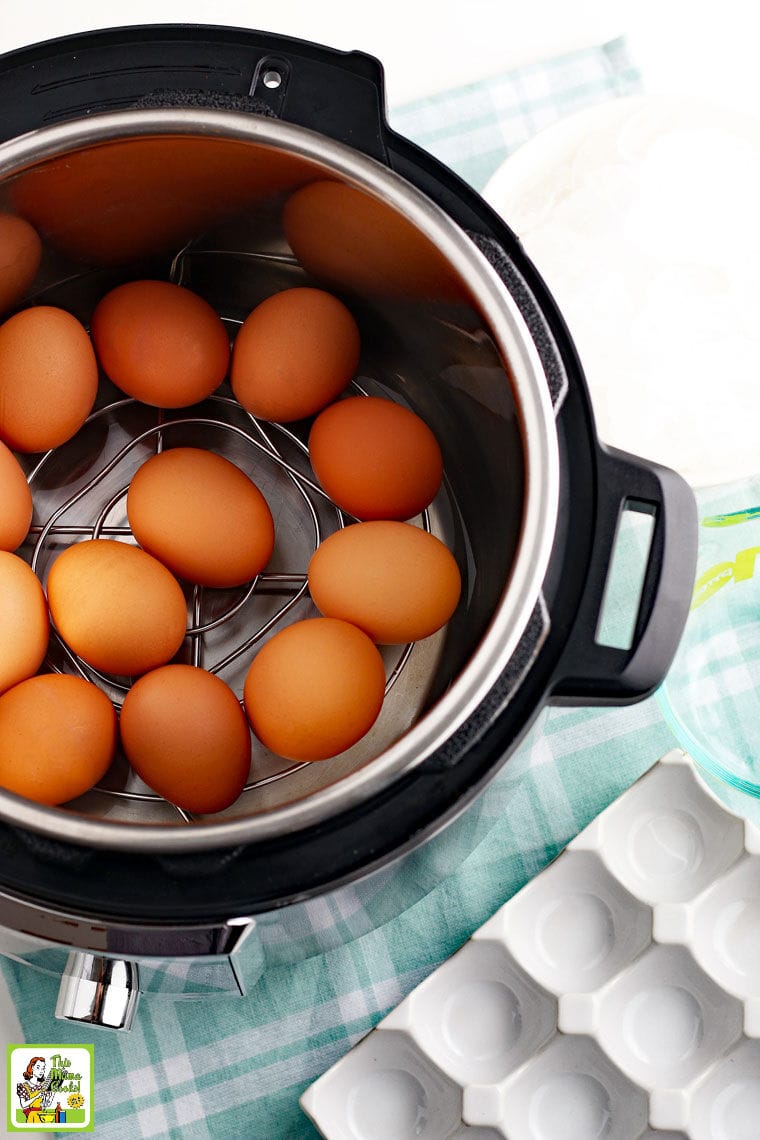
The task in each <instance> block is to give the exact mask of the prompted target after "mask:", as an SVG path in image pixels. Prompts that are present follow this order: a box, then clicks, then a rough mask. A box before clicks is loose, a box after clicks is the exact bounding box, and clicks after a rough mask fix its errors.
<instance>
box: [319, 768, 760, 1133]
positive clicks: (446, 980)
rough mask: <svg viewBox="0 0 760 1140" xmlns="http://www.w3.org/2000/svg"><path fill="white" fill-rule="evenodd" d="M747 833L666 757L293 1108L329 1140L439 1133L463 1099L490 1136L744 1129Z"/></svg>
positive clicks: (759, 921)
mask: <svg viewBox="0 0 760 1140" xmlns="http://www.w3.org/2000/svg"><path fill="white" fill-rule="evenodd" d="M752 834H753V833H752V829H751V828H748V827H746V826H745V822H744V820H743V819H742V818H741V817H739V816H738V815H734V814H733V813H732V812H731V811H729V810H728V809H727V808H726V807H725V806H724V805H723V803H722V802H721V801H720V800H718V799H717V798H716V797H715V796H714V795H713V794H712V793H711V792H710V790H709V789H708V788H707V786H706V785H705V784H704V783H703V782H702V781H701V780H700V778H699V777H698V776H697V774H696V769H695V767H694V764H693V763H692V761H691V760H690V759H689V758H688V757H687V756H685V754H684V753H682V752H679V751H674V752H671V753H669V754H668V755H667V756H665V757H663V759H662V760H661V761H660V763H659V764H657V765H655V767H654V768H653V769H651V770H650V772H648V773H647V774H646V775H645V776H644V777H643V778H642V779H641V780H639V782H638V783H637V784H635V785H634V786H633V787H632V788H631V789H630V790H629V791H628V792H626V793H625V794H624V795H623V796H621V797H620V799H619V800H617V801H616V802H615V803H614V804H612V805H611V806H610V807H609V808H607V809H606V811H604V812H602V814H601V815H600V816H599V817H598V818H597V819H596V820H595V821H594V822H593V823H592V824H590V825H589V826H588V827H587V828H586V829H585V830H584V831H582V832H581V834H580V835H579V836H578V837H577V838H576V839H575V840H574V841H573V842H572V843H571V844H570V846H569V847H568V848H567V850H566V851H564V852H563V853H562V854H561V855H560V856H559V858H558V859H557V860H555V862H554V863H552V864H551V865H550V866H549V867H547V868H546V870H545V871H543V872H542V873H541V874H540V875H539V876H538V877H537V878H535V879H534V880H533V881H532V882H530V883H528V885H527V886H525V887H524V888H523V889H522V890H521V891H520V892H518V894H517V895H515V897H514V898H513V899H511V900H510V901H509V902H508V903H506V904H505V905H504V906H503V907H501V908H500V910H498V911H497V912H496V914H495V915H494V916H493V918H491V919H489V920H488V922H486V923H485V924H484V925H483V926H482V927H480V929H479V930H477V931H476V932H475V934H474V935H473V937H472V939H471V940H470V941H469V942H467V943H466V944H465V946H464V947H463V948H462V949H461V950H460V951H459V952H458V953H457V954H455V955H454V956H453V958H451V959H449V961H448V962H445V963H444V964H443V965H442V966H440V967H439V968H438V969H437V970H435V971H434V972H433V973H432V974H431V975H430V976H429V977H428V978H426V980H425V981H424V982H422V984H421V985H419V986H418V987H417V989H416V990H413V991H412V993H411V994H410V995H409V996H408V997H407V998H406V999H405V1000H404V1001H403V1002H402V1003H401V1004H400V1005H399V1006H397V1007H396V1009H395V1010H393V1011H392V1012H391V1013H390V1014H388V1016H387V1017H386V1018H384V1019H383V1021H381V1022H380V1024H379V1026H378V1027H377V1029H375V1030H374V1031H373V1032H372V1033H370V1034H369V1035H368V1036H367V1037H365V1038H364V1039H363V1040H362V1041H361V1042H360V1043H359V1044H358V1045H357V1046H355V1047H354V1049H352V1050H351V1051H350V1052H349V1053H348V1054H346V1056H345V1057H344V1058H343V1059H342V1060H341V1061H339V1062H338V1063H337V1064H336V1065H334V1066H333V1067H332V1068H331V1069H329V1070H328V1072H327V1073H325V1074H324V1076H322V1077H320V1079H319V1080H318V1081H316V1082H315V1083H314V1084H313V1085H312V1086H311V1087H310V1088H309V1089H308V1090H307V1091H306V1093H305V1094H304V1095H303V1097H302V1100H301V1103H302V1105H303V1107H304V1109H305V1110H306V1111H307V1113H308V1114H309V1115H310V1116H311V1117H312V1119H313V1120H314V1121H315V1123H316V1125H317V1127H318V1128H319V1129H320V1130H321V1132H322V1134H323V1135H324V1136H326V1137H328V1140H348V1138H349V1137H350V1138H351V1140H376V1138H377V1140H380V1137H381V1136H382V1137H383V1138H385V1137H388V1136H390V1135H393V1137H394V1140H441V1137H443V1136H448V1135H449V1134H450V1131H451V1129H453V1127H454V1125H455V1124H456V1123H457V1119H456V1111H457V1106H458V1105H459V1103H460V1102H461V1104H462V1110H461V1122H462V1123H464V1124H468V1125H476V1126H479V1127H481V1128H484V1129H492V1130H493V1131H492V1132H491V1133H490V1136H491V1137H493V1138H494V1140H498V1138H499V1137H502V1138H503V1137H507V1136H508V1137H510V1140H557V1138H558V1137H562V1140H590V1138H591V1137H594V1136H605V1137H606V1138H607V1140H633V1138H634V1137H635V1138H637V1140H646V1138H647V1137H650V1136H651V1135H652V1133H651V1132H650V1130H649V1126H650V1125H651V1126H654V1127H656V1128H661V1129H663V1130H665V1132H666V1133H667V1132H668V1130H671V1131H672V1132H676V1131H677V1132H678V1135H679V1137H681V1136H683V1137H687V1138H690V1140H708V1137H709V1140H744V1138H746V1140H750V1138H753V1140H754V1138H755V1137H756V1136H757V1120H758V1117H757V1110H758V1105H760V1076H758V1069H757V1063H758V1058H759V1057H760V1054H759V1052H758V1050H759V1048H760V1046H759V1043H758V1041H757V1040H749V1041H748V1040H745V1039H743V1035H744V1038H757V1037H758V1036H759V1035H760V1024H758V1022H757V1021H756V1012H757V996H756V995H757V979H758V967H757V948H758V945H760V906H758V898H759V897H760V895H759V888H758V885H757V873H758V868H757V865H756V864H757V856H755V857H754V859H753V858H752V857H751V851H752V850H753V840H752ZM558 1030H559V1031H558ZM753 1066H754V1068H753ZM400 1070H403V1072H402V1071H400ZM370 1092H371V1093H372V1094H373V1095H374V1094H379V1095H380V1099H379V1100H378V1101H373V1102H372V1103H373V1107H377V1106H378V1105H380V1104H382V1115H381V1114H380V1112H379V1111H373V1112H368V1111H367V1109H368V1106H369V1102H370V1098H369V1097H368V1095H367V1094H368V1093H370ZM460 1098H461V1101H460ZM357 1106H360V1107H361V1106H363V1108H364V1111H363V1112H359V1110H358V1108H357ZM452 1114H454V1115H453V1116H452ZM708 1121H710V1122H717V1123H716V1128H718V1130H717V1131H715V1132H712V1131H708V1130H707V1128H708V1125H707V1123H706V1122H708ZM718 1125H719V1127H718ZM661 1134H662V1133H658V1135H661Z"/></svg>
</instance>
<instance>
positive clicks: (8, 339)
mask: <svg viewBox="0 0 760 1140" xmlns="http://www.w3.org/2000/svg"><path fill="white" fill-rule="evenodd" d="M97 391H98V365H97V361H96V360H95V353H94V351H93V348H92V344H91V343H90V338H89V337H88V335H87V332H86V330H85V329H84V327H83V326H82V325H81V324H80V323H79V321H78V320H77V319H76V317H72V315H71V313H67V312H65V310H63V309H56V308H53V307H52V306H49V305H39V306H37V307H35V308H31V309H24V310H23V311H22V312H20V313H16V314H15V315H14V316H12V317H10V318H9V319H8V320H7V321H6V322H5V324H3V325H0V439H3V440H4V441H5V442H6V443H7V444H8V446H9V447H12V448H13V449H14V450H16V451H47V450H48V448H51V447H58V445H59V444H61V443H65V442H66V440H67V439H71V437H72V436H73V435H76V433H77V431H78V430H79V428H80V427H81V426H82V424H83V423H84V421H85V420H86V419H87V417H88V416H89V414H90V412H91V411H92V406H93V404H94V403H95V396H96V395H97Z"/></svg>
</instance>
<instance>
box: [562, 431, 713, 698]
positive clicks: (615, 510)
mask: <svg viewBox="0 0 760 1140" xmlns="http://www.w3.org/2000/svg"><path fill="white" fill-rule="evenodd" d="M598 458H599V466H598V492H597V514H596V523H595V531H594V545H593V549H592V554H591V560H590V564H589V567H588V574H587V579H586V587H585V590H584V593H583V596H582V598H581V603H580V605H579V607H578V613H577V617H576V620H575V622H574V624H573V627H572V630H571V632H570V636H569V639H568V641H567V644H566V647H565V649H564V651H563V653H562V657H561V659H560V662H559V664H558V667H557V669H556V671H555V676H554V680H553V683H552V686H551V691H552V701H553V702H554V703H561V704H585V705H588V704H600V705H603V704H628V703H631V702H633V701H637V700H641V699H642V698H644V697H647V696H649V695H650V694H651V693H652V692H653V691H654V690H655V689H656V688H657V687H658V686H659V685H660V684H661V682H662V681H663V680H664V678H665V674H666V673H667V671H668V669H669V668H670V664H671V662H672V660H673V657H674V656H675V653H676V650H677V648H678V643H679V641H680V639H681V635H682V633H683V629H684V625H685V623H686V618H687V615H688V611H689V604H690V602H691V592H692V588H693V584H694V575H695V569H696V559H697V508H696V502H695V499H694V494H693V492H692V490H691V488H690V487H689V485H688V484H687V483H686V482H685V480H684V479H682V478H681V476H680V475H678V474H676V472H674V471H671V470H670V469H668V468H666V467H660V466H658V465H657V464H655V463H651V462H648V461H646V460H643V459H639V458H637V457H636V456H633V455H628V454H627V453H625V452H622V451H618V450H616V449H614V448H609V447H605V446H600V448H599V457H598ZM628 503H631V504H634V505H635V507H636V509H639V510H643V511H646V512H647V513H650V512H651V513H652V514H653V516H654V531H653V534H652V540H651V544H650V547H649V555H648V562H647V568H646V573H645V576H644V582H643V586H642V591H641V598H640V601H639V609H638V616H637V619H636V626H635V630H634V633H633V640H632V644H631V647H630V648H629V649H619V648H615V647H612V646H609V645H602V644H600V643H599V642H598V640H597V630H598V625H599V618H600V613H601V609H602V604H603V599H604V593H605V587H606V584H607V579H608V575H609V571H610V566H611V562H612V556H613V551H614V548H615V539H616V535H617V531H618V523H619V519H620V516H621V513H622V511H623V510H624V509H625V507H626V504H628Z"/></svg>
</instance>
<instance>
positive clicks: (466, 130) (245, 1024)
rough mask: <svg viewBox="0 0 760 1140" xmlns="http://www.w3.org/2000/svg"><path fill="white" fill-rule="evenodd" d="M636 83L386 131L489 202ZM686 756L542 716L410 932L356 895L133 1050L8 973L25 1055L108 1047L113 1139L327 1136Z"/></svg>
mask: <svg viewBox="0 0 760 1140" xmlns="http://www.w3.org/2000/svg"><path fill="white" fill-rule="evenodd" d="M638 85H639V80H638V77H637V74H636V71H635V69H634V68H633V67H632V65H631V63H630V60H629V58H628V56H627V53H626V48H625V44H624V43H623V42H622V41H616V42H614V43H611V44H608V45H606V46H604V47H601V48H597V49H592V50H585V51H579V52H574V53H572V54H570V55H567V56H564V57H562V58H559V59H556V60H553V61H550V62H546V63H542V64H536V65H533V66H530V67H522V68H520V69H519V70H514V71H511V72H509V73H508V74H505V75H498V76H495V77H493V78H491V79H489V80H487V81H484V82H482V83H477V84H472V85H469V86H467V87H464V88H461V89H459V90H455V91H451V92H447V93H446V94H443V95H439V96H436V97H435V98H431V99H426V100H422V101H419V102H416V103H414V104H413V105H411V106H406V107H399V108H396V109H395V110H394V111H393V112H392V114H391V116H390V117H391V122H392V125H393V126H394V127H395V129H396V130H398V131H399V132H401V133H403V134H405V135H407V136H408V137H410V138H412V139H414V140H415V141H416V142H418V143H419V144H421V145H422V146H423V147H424V148H426V149H427V150H428V151H430V152H431V153H433V154H434V155H436V156H437V157H439V158H441V159H442V160H443V161H444V162H446V163H448V165H450V166H451V167H453V168H454V169H455V170H456V171H457V172H458V173H459V174H461V175H462V176H463V177H464V178H466V179H468V180H469V181H470V182H471V183H472V184H473V185H474V186H475V187H476V188H477V189H482V187H483V185H484V183H485V181H486V179H487V178H488V177H489V175H490V174H491V173H492V172H493V171H494V170H495V169H496V167H497V166H498V165H499V164H500V163H501V161H502V160H503V159H504V157H505V156H506V155H507V154H508V153H509V152H510V151H511V150H512V149H514V148H515V147H516V146H518V145H519V144H520V143H521V142H522V141H523V140H525V139H527V138H528V137H529V136H530V135H531V134H532V133H534V132H535V131H536V130H537V129H538V128H540V127H542V126H544V125H546V124H548V123H550V122H551V121H554V120H556V119H558V118H559V117H561V116H562V115H564V114H566V113H569V112H572V111H576V110H578V109H580V108H582V107H584V106H588V105H590V104H592V103H594V102H599V101H602V100H605V99H609V98H612V97H615V96H619V95H626V94H630V93H632V92H634V91H635V90H636V89H637V88H638ZM672 744H673V738H672V736H671V734H670V732H669V730H668V729H667V728H666V726H665V724H664V722H663V720H662V717H661V715H660V711H659V708H658V706H657V704H656V702H655V701H654V700H649V701H646V702H644V703H642V704H639V705H636V706H634V707H631V708H622V709H612V710H602V711H600V710H588V709H586V710H556V709H553V710H548V711H545V712H543V713H542V714H541V716H540V717H539V720H538V722H537V723H536V725H535V726H534V728H533V730H532V731H531V733H530V734H529V736H528V737H527V739H526V740H525V742H524V743H523V745H522V746H521V748H520V749H519V750H518V751H517V752H516V753H515V755H514V756H513V757H512V758H511V759H510V761H509V763H508V764H507V765H505V767H504V768H503V769H502V771H501V773H500V774H499V775H498V776H497V777H496V779H494V780H493V782H492V783H491V784H490V786H489V787H488V788H487V790H486V791H485V792H484V793H483V794H482V795H481V797H480V798H479V800H478V801H477V802H476V803H475V804H474V805H473V806H472V807H471V808H470V809H469V810H468V811H467V812H466V813H465V814H464V816H463V817H462V818H461V819H460V820H458V821H456V823H454V824H453V825H452V826H451V827H450V828H448V829H447V830H446V831H445V832H444V833H443V834H441V835H440V836H437V837H436V838H435V839H434V840H433V841H431V842H430V843H429V844H427V845H426V846H425V847H423V848H422V849H421V850H420V851H418V852H415V853H414V854H412V855H411V856H409V857H408V858H406V859H405V860H404V861H402V862H401V864H400V865H398V866H397V867H396V868H395V869H394V871H393V872H392V873H389V881H388V883H387V884H386V886H385V890H386V891H389V892H407V891H408V888H409V885H410V883H412V882H414V884H416V885H417V889H415V890H413V891H409V894H410V896H411V897H412V898H415V899H416V901H414V902H413V904H412V905H410V906H409V907H408V908H407V909H406V910H404V912H403V913H402V914H401V916H400V917H396V918H392V919H390V920H389V921H386V922H385V923H384V924H382V925H379V926H378V925H377V912H376V911H374V910H373V909H372V905H373V904H372V900H370V901H367V900H365V898H364V896H363V895H362V892H361V890H360V888H358V887H357V888H356V889H355V890H354V891H353V893H351V892H349V893H348V895H344V896H343V902H342V906H343V911H344V913H337V908H335V907H334V904H332V903H331V901H330V900H329V899H326V900H325V901H324V906H323V908H322V921H323V922H325V921H326V922H328V923H329V922H332V923H334V924H336V925H340V924H341V923H346V922H347V919H346V913H345V911H346V907H347V906H348V909H349V910H351V911H352V929H353V930H355V931H356V930H362V929H364V930H365V931H366V932H365V933H362V934H361V936H359V937H356V938H354V940H353V941H350V942H349V943H348V944H346V945H344V946H341V947H339V948H337V949H333V950H330V951H329V952H327V953H323V954H321V955H319V956H315V957H311V958H309V959H308V960H306V961H303V962H301V963H297V964H295V965H291V966H287V967H284V966H283V967H278V968H273V969H267V970H265V972H264V974H263V976H262V979H261V981H260V983H259V984H258V985H257V986H256V987H255V989H254V990H253V991H252V992H251V993H250V994H249V996H248V997H246V998H232V997H227V996H223V997H220V996H213V997H208V998H204V999H203V1000H200V1001H188V1000H181V999H180V998H170V997H164V998H162V997H160V996H157V995H154V994H152V993H151V994H149V995H148V996H147V997H144V998H143V1000H142V1003H141V1006H140V1010H139V1013H138V1017H137V1025H136V1028H135V1029H134V1030H133V1031H132V1032H131V1033H130V1034H123V1035H118V1034H113V1035H110V1034H108V1033H105V1032H104V1033H93V1032H92V1031H88V1030H87V1029H86V1028H76V1027H70V1026H65V1025H64V1024H63V1023H61V1022H57V1021H55V1020H54V1018H53V1016H52V1011H53V1009H54V1007H55V1001H56V994H57V989H58V979H57V978H56V977H53V976H48V975H46V974H45V973H40V972H38V971H36V970H31V969H29V968H28V967H27V968H25V967H22V966H17V965H15V964H13V963H8V962H6V963H5V964H4V965H3V967H2V969H3V972H4V974H5V978H6V980H7V983H8V986H9V988H10V991H11V994H12V997H13V1000H14V1003H15V1006H16V1009H17V1011H18V1016H19V1019H20V1021H21V1024H22V1029H23V1033H24V1036H25V1040H26V1041H28V1042H57V1041H66V1042H71V1043H75V1042H79V1041H81V1042H93V1041H94V1044H95V1119H96V1128H95V1135H96V1136H97V1137H98V1138H99V1140H111V1138H113V1140H123V1138H124V1137H129V1138H130V1140H133V1138H137V1137H170V1138H173V1140H174V1138H176V1140H206V1138H208V1140H212V1138H213V1140H307V1138H314V1137H315V1136H316V1135H317V1134H316V1132H315V1130H314V1128H313V1127H312V1126H311V1124H310V1123H309V1122H308V1121H307V1120H306V1118H305V1117H304V1115H303V1114H302V1112H301V1110H300V1109H299V1106H298V1097H299V1095H300V1093H301V1092H302V1091H303V1089H304V1088H305V1087H306V1085H308V1084H309V1083H311V1081H313V1080H314V1079H315V1078H316V1077H318V1076H319V1075H320V1074H321V1073H322V1072H324V1070H325V1069H326V1068H328V1067H329V1066H330V1065H331V1064H332V1063H333V1062H334V1061H336V1060H337V1059H338V1058H339V1057H340V1056H342V1055H343V1054H344V1053H345V1052H346V1050H347V1049H348V1048H349V1047H350V1046H351V1045H353V1044H354V1043H355V1042H356V1041H357V1040H359V1039H360V1038H361V1037H362V1036H363V1035H364V1034H365V1033H367V1032H368V1031H369V1030H370V1029H371V1028H372V1027H373V1026H374V1025H375V1024H376V1022H377V1021H378V1020H379V1019H380V1018H381V1017H382V1016H383V1015H384V1014H386V1013H387V1012H388V1011H389V1010H390V1009H391V1008H392V1007H393V1006H394V1005H396V1004H397V1003H398V1002H399V1001H400V1000H401V998H403V997H404V996H405V995H406V994H407V993H408V992H409V991H410V990H411V989H412V988H413V987H414V986H416V985H417V983H418V982H419V981H421V979H422V978H423V977H424V976H426V975H427V974H428V973H429V972H430V971H431V970H433V969H434V968H435V967H436V966H437V965H438V964H439V963H440V962H442V961H443V960H444V959H445V958H447V957H448V956H449V955H450V954H452V953H453V952H454V951H455V950H456V949H457V948H458V947H459V946H460V945H461V944H462V943H463V942H464V941H465V940H466V939H467V938H468V937H469V936H470V935H471V934H472V932H473V930H474V929H475V928H476V927H477V926H479V925H480V924H481V923H482V922H484V921H485V919H486V918H488V916H489V915H491V914H492V913H493V912H494V911H495V910H496V909H497V908H498V907H499V906H500V905H501V904H502V903H503V902H505V901H506V899H507V898H509V897H510V896H511V895H512V894H513V893H514V892H515V891H516V890H518V889H519V888H520V887H522V886H523V885H524V883H525V882H526V881H527V880H528V879H529V878H531V876H533V875H535V874H536V873H537V872H538V871H539V870H540V869H541V868H542V867H543V866H544V865H545V864H546V863H547V862H548V861H549V860H550V859H551V858H553V857H554V856H555V855H556V854H557V853H558V852H559V851H560V850H561V848H562V847H563V846H564V845H565V844H566V843H567V842H568V841H569V840H570V839H571V838H572V837H573V836H574V835H575V834H576V833H577V832H578V831H579V830H580V829H582V828H583V827H584V826H585V825H586V824H587V823H588V822H589V821H590V820H591V819H592V818H593V817H594V816H595V815H597V814H598V812H599V811H600V810H602V809H603V808H604V807H606V806H607V804H609V803H610V802H611V801H612V800H613V799H614V798H615V797H616V796H618V795H619V794H620V793H621V792H622V791H624V790H625V789H626V788H627V787H628V786H629V785H630V784H631V783H632V782H633V781H634V780H635V779H637V778H638V776H640V775H641V774H642V772H643V771H645V770H646V769H647V768H648V767H649V766H650V765H651V764H652V763H654V761H655V760H657V759H658V757H659V756H661V755H662V754H663V753H664V752H666V751H667V750H668V749H669V748H670V747H672ZM451 845H460V849H461V850H462V852H463V853H464V854H463V860H462V862H461V865H460V866H459V868H458V870H457V871H456V873H454V874H451V875H449V876H448V877H444V878H443V879H442V881H440V880H441V875H440V872H438V870H437V869H438V868H439V867H444V866H449V865H450V862H451V860H450V854H451ZM420 884H422V887H421V888H420V886H419V885H420ZM436 884H437V885H436ZM346 900H348V903H347V901H346ZM331 908H333V909H331ZM362 919H363V920H364V921H363V922H362ZM178 989H181V985H179V986H178ZM0 1127H2V1126H0ZM387 1140H394V1138H393V1137H388V1138H387Z"/></svg>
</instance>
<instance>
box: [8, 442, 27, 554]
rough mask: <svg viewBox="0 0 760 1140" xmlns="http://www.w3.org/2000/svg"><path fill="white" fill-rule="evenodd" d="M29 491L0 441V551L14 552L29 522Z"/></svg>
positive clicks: (16, 462) (13, 458) (18, 469)
mask: <svg viewBox="0 0 760 1140" xmlns="http://www.w3.org/2000/svg"><path fill="white" fill-rule="evenodd" d="M32 509H33V505H32V492H31V491H30V489H29V484H28V483H27V481H26V475H25V474H24V472H23V469H22V467H21V464H20V463H19V461H18V459H16V456H15V455H14V454H13V452H12V451H10V450H9V449H8V448H7V447H6V446H5V444H4V443H2V442H0V550H16V549H17V548H18V547H19V546H21V543H22V542H23V541H24V539H25V538H26V536H27V534H28V532H29V527H30V525H31V522H32Z"/></svg>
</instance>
